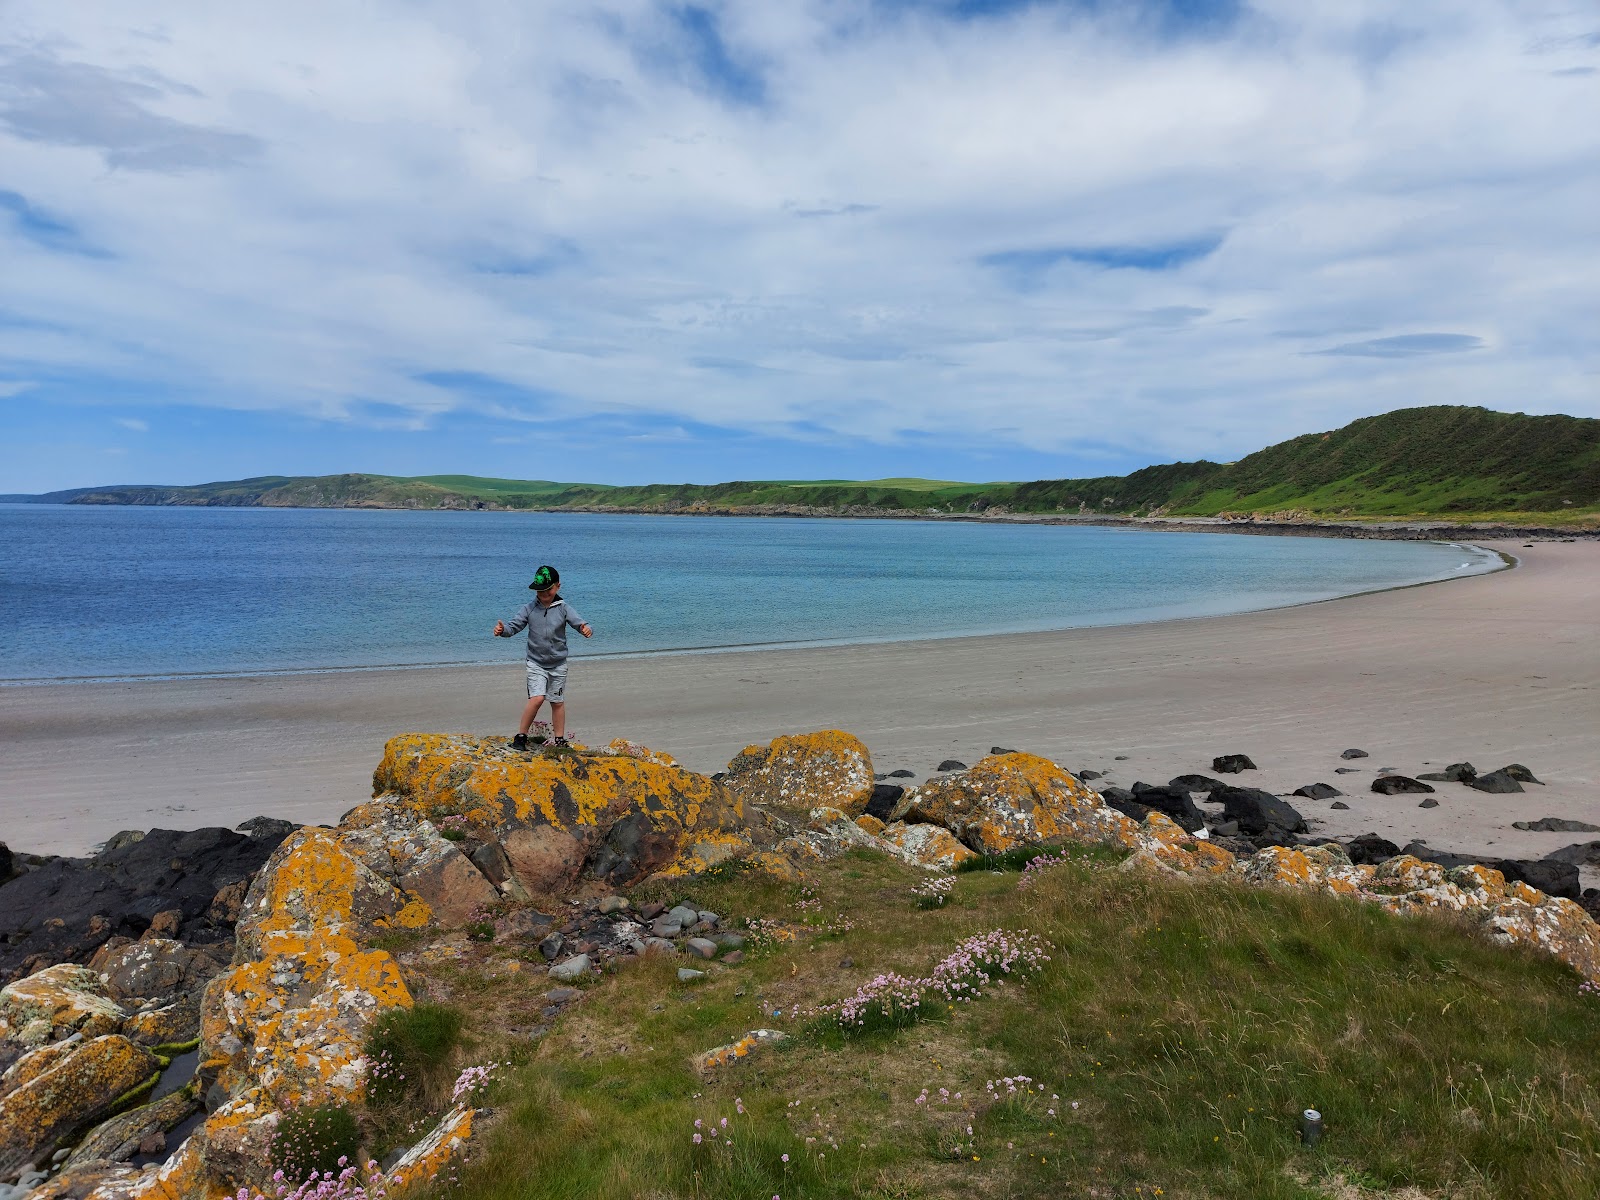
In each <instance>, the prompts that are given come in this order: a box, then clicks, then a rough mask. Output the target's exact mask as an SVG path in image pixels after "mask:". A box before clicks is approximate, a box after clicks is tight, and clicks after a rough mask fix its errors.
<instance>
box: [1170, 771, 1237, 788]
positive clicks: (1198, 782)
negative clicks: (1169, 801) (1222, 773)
mask: <svg viewBox="0 0 1600 1200" xmlns="http://www.w3.org/2000/svg"><path fill="white" fill-rule="evenodd" d="M1167 786H1168V787H1174V788H1182V789H1183V790H1184V791H1186V792H1214V791H1216V790H1217V789H1218V788H1224V787H1227V786H1228V785H1227V784H1225V783H1223V782H1222V780H1220V779H1213V778H1211V776H1209V775H1178V776H1175V777H1174V778H1172V779H1170V780H1168V781H1167Z"/></svg>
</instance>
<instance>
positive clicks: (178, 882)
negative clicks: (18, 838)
mask: <svg viewBox="0 0 1600 1200" xmlns="http://www.w3.org/2000/svg"><path fill="white" fill-rule="evenodd" d="M275 845H276V843H275V842H274V841H272V840H271V839H270V838H252V837H247V836H245V835H244V834H240V833H235V832H233V830H231V829H215V828H212V829H195V830H190V831H187V832H183V831H178V830H172V829H152V830H150V831H149V832H148V833H147V834H145V835H144V836H143V837H142V838H141V839H139V840H138V841H135V842H129V843H127V844H125V845H122V846H120V847H118V848H117V849H115V850H109V851H105V852H102V853H100V854H98V855H96V856H95V857H93V858H53V859H49V860H48V861H45V862H43V863H41V864H40V865H38V866H35V867H33V868H31V869H30V870H28V871H26V872H24V873H23V874H21V875H18V876H16V877H15V878H13V879H11V880H10V881H9V882H7V883H5V884H0V983H4V982H7V981H10V980H12V979H16V978H19V977H20V976H21V975H23V974H26V973H27V971H26V970H25V969H24V968H25V967H26V966H28V964H30V962H31V963H32V964H34V965H39V964H51V965H54V964H56V963H82V962H85V961H87V960H88V958H89V956H90V955H92V954H93V953H94V952H95V950H97V949H98V948H99V947H100V946H101V945H103V944H104V943H105V942H106V941H108V940H109V939H110V938H112V937H113V936H116V935H121V936H123V937H129V938H137V937H139V936H140V935H141V934H143V933H144V932H145V931H146V930H147V929H149V928H150V923H151V921H152V920H153V919H154V918H155V916H156V914H158V913H162V912H170V911H176V912H178V913H179V914H181V916H180V918H179V929H178V931H177V932H178V935H179V937H180V938H181V939H182V940H183V941H185V942H188V943H191V944H193V943H210V942H220V941H224V940H225V939H226V938H227V937H228V935H229V932H230V928H231V927H230V926H229V925H228V924H227V923H226V922H224V921H219V920H218V919H217V917H216V916H215V915H214V914H213V913H212V912H211V906H212V901H213V899H214V898H215V897H216V895H217V892H218V891H219V890H220V889H222V888H223V887H225V886H227V885H230V884H235V883H238V882H241V881H246V880H248V879H250V878H252V877H253V876H254V875H255V874H256V872H257V871H258V870H259V869H260V868H261V864H262V863H264V862H265V861H266V859H267V856H268V855H269V854H271V853H272V850H273V848H274V846H275Z"/></svg>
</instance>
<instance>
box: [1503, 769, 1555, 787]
mask: <svg viewBox="0 0 1600 1200" xmlns="http://www.w3.org/2000/svg"><path fill="white" fill-rule="evenodd" d="M1500 771H1501V773H1502V774H1505V775H1509V776H1511V778H1513V779H1515V780H1516V781H1517V782H1518V783H1537V784H1538V785H1539V786H1540V787H1543V786H1544V783H1543V782H1542V781H1540V780H1538V779H1535V778H1534V776H1533V772H1532V771H1530V770H1528V768H1527V767H1525V766H1523V765H1522V764H1521V763H1507V764H1506V765H1505V766H1503V767H1501V768H1500Z"/></svg>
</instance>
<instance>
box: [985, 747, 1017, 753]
mask: <svg viewBox="0 0 1600 1200" xmlns="http://www.w3.org/2000/svg"><path fill="white" fill-rule="evenodd" d="M989 753H990V754H1015V753H1016V751H1015V750H1010V749H1007V748H1006V747H1005V746H990V747H989Z"/></svg>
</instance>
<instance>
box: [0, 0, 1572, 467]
mask: <svg viewBox="0 0 1600 1200" xmlns="http://www.w3.org/2000/svg"><path fill="white" fill-rule="evenodd" d="M1443 403H1449V404H1478V405H1483V406H1486V407H1490V408H1495V409H1500V410H1504V411H1521V412H1530V413H1550V412H1565V413H1572V414H1576V415H1580V416H1600V11H1597V10H1596V8H1595V7H1594V5H1593V4H1592V3H1588V2H1587V0H1574V2H1570V3H1562V2H1552V3H1541V2H1539V0H1406V2H1404V3H1399V2H1394V3H1375V2H1372V0H1261V2H1260V3H1255V4H1248V3H1243V2H1239V0H1061V2H1055V3H1050V2H1046V0H1038V2H1034V3H1024V2H1018V0H989V2H983V0H925V2H921V3H918V2H914V0H771V2H769V0H745V2H743V3H715V2H711V0H707V2H704V3H699V4H676V3H670V4H668V3H654V2H650V0H582V2H578V3H562V2H559V0H557V2H552V3H546V4H537V5H530V4H525V3H517V2H513V0H443V2H439V3H431V2H427V0H395V2H392V3H385V4H368V3H354V2H350V0H312V2H305V3H302V2H297V0H278V2H277V3H274V4H271V5H196V4H193V3H189V2H187V0H185V2H183V3H163V2H161V0H146V2H144V3H141V4H138V5H127V4H124V3H112V2H97V0H74V2H73V3H71V4H63V3H60V0H0V492H38V491H45V490H50V489H54V488H65V487H76V486H88V485H92V484H103V483H123V482H126V483H196V482H202V481H207V480H217V479H232V478H241V477H248V476H254V475H263V474H324V473H332V472H338V471H372V472H379V473H386V474H434V473H470V474H479V475H493V476H504V477H512V478H536V479H555V480H566V481H584V482H602V483H627V482H657V481H680V480H682V481H693V482H712V481H717V480H728V479H773V478H778V479H786V478H787V479H805V478H878V477H886V476H899V475H920V476H926V477H930V478H943V479H960V480H998V479H1033V478H1060V477H1067V476H1081V475H1100V474H1111V473H1118V472H1122V471H1126V470H1130V469H1133V468H1135V467H1138V466H1142V465H1145V464H1148V463H1151V462H1166V461H1173V460H1176V459H1194V458H1200V457H1205V458H1211V459H1215V460H1219V461H1230V460H1232V459H1235V458H1238V457H1240V456H1242V455H1243V454H1246V453H1248V452H1250V451H1251V450H1254V449H1258V448H1260V447H1261V446H1264V445H1267V444H1270V443H1272V442H1276V441H1280V440H1282V439H1284V438H1286V437H1291V436H1294V435H1296V434H1300V433H1305V432H1311V431H1317V430H1324V429H1332V428H1336V427H1338V426H1340V425H1343V424H1345V423H1346V422H1348V421H1350V420H1352V419H1354V418H1356V417H1360V416H1367V415H1371V414H1374V413H1379V412H1385V411H1389V410H1392V409H1396V408H1405V407H1409V406H1412V405H1418V404H1443Z"/></svg>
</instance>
